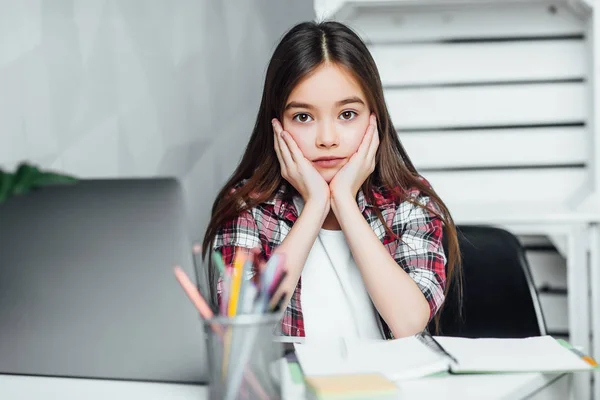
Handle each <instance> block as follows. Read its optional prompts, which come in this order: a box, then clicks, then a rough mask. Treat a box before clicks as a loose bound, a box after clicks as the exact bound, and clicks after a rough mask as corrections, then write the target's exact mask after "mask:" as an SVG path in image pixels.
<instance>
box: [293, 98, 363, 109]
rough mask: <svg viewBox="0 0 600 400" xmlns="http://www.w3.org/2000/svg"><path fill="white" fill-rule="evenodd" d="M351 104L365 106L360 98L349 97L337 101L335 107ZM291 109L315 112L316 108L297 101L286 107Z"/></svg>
mask: <svg viewBox="0 0 600 400" xmlns="http://www.w3.org/2000/svg"><path fill="white" fill-rule="evenodd" d="M351 103H359V104H362V105H364V104H365V102H364V101H362V100H361V98H360V97H358V96H353V97H348V98H346V99H343V100H340V101H336V103H335V106H336V107H340V106H343V105H346V104H351ZM290 108H306V109H308V110H314V109H315V106H313V105H312V104H308V103H300V102H297V101H292V102H290V103H288V105H287V106H285V109H286V110H289V109H290Z"/></svg>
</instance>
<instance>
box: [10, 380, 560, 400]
mask: <svg viewBox="0 0 600 400" xmlns="http://www.w3.org/2000/svg"><path fill="white" fill-rule="evenodd" d="M570 380H571V379H570V375H569V374H565V375H543V374H516V375H479V376H447V377H440V378H427V379H422V380H417V381H412V382H404V383H401V384H399V386H400V396H399V397H398V398H399V399H404V400H411V399H415V400H423V399H437V400H441V399H461V400H470V399H473V400H475V399H476V400H480V399H482V398H485V399H488V400H500V399H502V400H503V399H510V400H516V399H522V398H528V399H544V400H547V399H549V400H553V399H557V400H558V399H560V400H565V399H567V398H568V391H569V385H570ZM284 387H285V386H284ZM302 393H303V391H302V387H298V386H297V385H296V386H293V387H292V388H291V389H288V390H286V396H285V399H290V400H298V399H302V398H304V397H303V395H302ZM207 396H208V391H207V389H206V387H204V386H195V385H180V384H163V383H142V382H124V381H109V380H93V379H71V378H42V377H30V376H11V375H0V399H2V400H17V399H18V400H38V399H44V400H46V399H48V400H54V399H60V400H80V399H86V400H96V399H97V400H104V399H111V400H121V399H122V400H136V399H143V400H202V399H207Z"/></svg>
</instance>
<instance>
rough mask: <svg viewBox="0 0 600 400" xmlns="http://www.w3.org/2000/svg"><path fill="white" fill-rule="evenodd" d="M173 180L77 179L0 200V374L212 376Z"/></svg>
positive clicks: (182, 379) (195, 379)
mask: <svg viewBox="0 0 600 400" xmlns="http://www.w3.org/2000/svg"><path fill="white" fill-rule="evenodd" d="M173 265H180V266H181V267H182V268H183V269H184V270H185V271H186V272H187V273H188V275H189V276H190V278H191V279H192V280H194V279H196V278H195V277H196V271H195V268H194V262H193V256H192V252H191V243H190V242H189V241H188V238H187V223H186V219H185V207H184V202H183V196H182V190H181V188H180V185H179V184H178V182H177V181H176V180H175V179H168V178H164V179H162V178H161V179H122V180H83V181H80V182H78V183H76V184H72V185H57V186H48V187H44V188H41V189H38V190H36V191H34V192H31V193H29V194H26V195H23V196H16V197H13V198H10V199H9V200H8V201H6V202H4V203H0V374H25V375H43V376H59V377H83V378H101V379H118V380H140V381H158V382H179V383H205V382H206V381H207V380H208V376H207V362H206V357H205V342H204V340H205V339H204V338H205V336H204V333H203V326H202V322H201V319H200V316H199V314H198V313H197V312H196V310H195V309H194V307H193V305H192V303H191V302H190V301H189V300H188V298H187V297H186V295H185V292H184V291H183V290H182V289H181V287H180V286H179V284H178V282H177V281H176V279H175V276H174V274H173Z"/></svg>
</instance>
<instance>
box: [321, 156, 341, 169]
mask: <svg viewBox="0 0 600 400" xmlns="http://www.w3.org/2000/svg"><path fill="white" fill-rule="evenodd" d="M342 161H344V159H343V158H332V159H328V160H316V161H313V163H314V164H315V165H317V166H319V167H321V168H332V167H336V166H338V165H339V164H341V163H342Z"/></svg>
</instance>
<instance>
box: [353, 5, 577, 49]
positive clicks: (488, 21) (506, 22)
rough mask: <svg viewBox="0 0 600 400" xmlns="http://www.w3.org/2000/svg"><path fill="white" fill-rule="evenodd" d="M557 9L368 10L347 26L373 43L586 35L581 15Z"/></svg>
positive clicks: (393, 8) (493, 7) (439, 8)
mask: <svg viewBox="0 0 600 400" xmlns="http://www.w3.org/2000/svg"><path fill="white" fill-rule="evenodd" d="M554 7H555V9H556V12H555V13H552V12H550V11H549V6H548V5H547V4H520V5H517V6H515V5H514V4H506V5H502V4H500V5H481V6H479V7H477V6H475V5H473V4H470V5H468V6H463V7H461V6H453V7H450V6H448V7H446V8H445V9H444V7H431V8H425V7H423V8H417V7H415V8H414V9H413V10H410V12H407V9H406V8H404V9H399V8H398V7H373V8H368V7H364V8H358V9H357V12H356V13H354V14H353V15H352V17H351V18H350V19H349V20H347V21H345V22H347V23H349V24H350V25H351V26H352V27H353V28H354V29H355V30H356V31H357V32H358V33H359V34H360V35H361V36H362V37H363V38H364V39H366V40H367V41H370V42H374V43H378V42H386V43H389V42H394V43H398V42H411V41H440V40H448V39H451V38H462V39H468V38H472V39H481V38H498V37H500V38H519V37H537V36H577V35H583V32H584V24H583V23H582V20H581V19H580V18H579V17H577V16H576V15H574V14H573V13H572V12H571V11H570V10H568V9H566V8H565V7H564V6H563V5H561V4H557V5H555V6H554ZM515 10H518V11H517V12H515Z"/></svg>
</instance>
